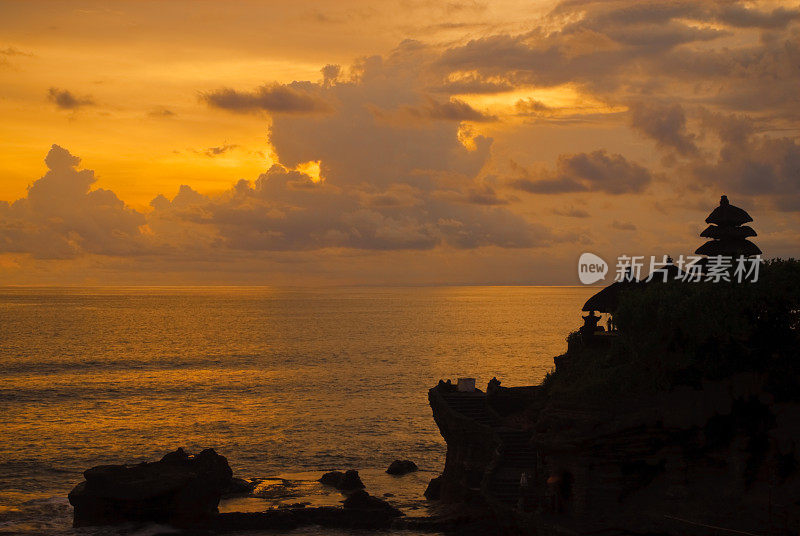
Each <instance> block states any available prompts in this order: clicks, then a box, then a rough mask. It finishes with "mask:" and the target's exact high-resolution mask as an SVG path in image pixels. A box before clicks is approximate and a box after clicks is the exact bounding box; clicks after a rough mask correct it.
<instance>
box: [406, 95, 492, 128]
mask: <svg viewBox="0 0 800 536" xmlns="http://www.w3.org/2000/svg"><path fill="white" fill-rule="evenodd" d="M402 110H403V111H404V112H406V113H407V114H409V115H411V116H414V117H417V118H420V119H428V120H442V121H473V122H477V123H483V122H488V121H497V116H494V115H490V114H486V113H483V112H481V111H478V110H476V109H475V108H473V107H472V106H470V105H469V104H467V103H466V102H464V101H462V100H459V99H450V100H449V101H446V102H440V101H437V100H434V99H431V98H428V99H427V104H424V105H421V106H405V107H403V109H402Z"/></svg>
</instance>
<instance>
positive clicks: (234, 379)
mask: <svg viewBox="0 0 800 536" xmlns="http://www.w3.org/2000/svg"><path fill="white" fill-rule="evenodd" d="M594 290H595V289H592V288H574V287H469V288H458V287H454V288H403V289H372V288H369V289H362V288H359V289H330V290H276V289H269V288H249V289H243V288H211V289H207V288H195V289H170V288H149V289H139V288H136V289H0V340H1V341H2V346H1V347H0V359H1V360H2V364H3V367H4V375H3V383H2V386H0V426H2V428H3V430H4V432H3V435H4V440H3V441H2V443H0V493H2V494H3V496H4V497H5V498H6V499H9V495H7V494H8V493H15V492H16V491H15V490H17V491H23V490H24V491H25V492H33V493H39V492H41V493H43V494H45V495H48V494H50V495H55V496H63V494H64V493H65V492H66V491H67V490H68V489H69V488H70V487H71V485H73V484H74V483H75V482H76V481H77V480H79V479H80V472H81V471H82V470H84V469H86V468H87V467H89V466H92V465H96V464H99V463H115V462H121V461H128V462H135V461H141V460H145V459H153V458H157V457H160V456H161V455H163V454H164V453H165V452H166V451H168V450H173V449H175V448H176V447H178V446H184V447H187V448H189V449H195V450H196V449H199V448H201V447H206V446H212V447H214V448H216V449H217V450H218V451H219V452H220V453H222V454H223V455H226V456H227V457H228V458H229V460H230V462H231V465H232V467H233V468H234V471H235V472H236V473H237V475H239V476H243V477H266V476H270V475H276V474H280V473H286V472H292V471H294V472H298V471H321V470H325V469H331V468H346V467H356V468H359V469H361V470H367V471H370V470H376V471H377V470H378V469H381V470H382V469H385V467H386V465H388V463H389V462H390V461H391V460H393V459H395V458H409V459H413V460H415V461H416V462H417V463H418V464H419V465H420V467H422V468H423V469H424V470H427V471H438V470H439V469H441V466H442V464H443V455H444V446H443V442H442V440H441V437H440V436H439V434H438V431H437V430H436V427H435V424H434V423H433V420H432V418H431V413H430V408H429V407H428V403H427V390H428V388H429V387H431V386H433V385H434V384H435V383H436V381H438V380H439V379H440V378H456V377H458V376H474V377H476V378H477V379H478V384H479V386H485V384H486V382H487V381H488V380H489V379H490V378H491V377H492V376H497V377H498V378H499V379H500V380H501V381H503V384H504V385H520V384H531V383H537V382H539V381H540V380H541V378H542V377H543V376H544V374H545V373H546V372H547V371H548V370H550V369H551V368H552V358H553V357H554V356H555V355H557V354H559V353H561V352H563V350H564V349H565V346H566V344H565V341H564V338H565V337H566V335H567V333H568V332H569V331H570V330H572V329H575V328H577V327H578V326H579V325H580V307H581V305H582V304H583V302H584V301H585V300H586V299H587V298H588V297H589V296H590V295H591V294H592V292H593V291H594ZM379 472H380V471H379ZM12 499H13V498H12ZM3 502H4V504H12V505H13V504H15V503H16V502H17V501H16V500H11V499H9V500H4V501H3ZM12 507H13V506H12Z"/></svg>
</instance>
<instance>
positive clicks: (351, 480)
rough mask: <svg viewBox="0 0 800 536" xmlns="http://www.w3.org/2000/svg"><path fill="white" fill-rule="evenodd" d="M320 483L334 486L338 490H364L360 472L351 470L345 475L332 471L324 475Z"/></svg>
mask: <svg viewBox="0 0 800 536" xmlns="http://www.w3.org/2000/svg"><path fill="white" fill-rule="evenodd" d="M319 481H320V482H322V483H323V484H325V485H326V486H333V487H334V488H336V489H338V490H354V489H363V488H364V487H365V486H364V483H363V482H362V481H361V477H359V476H358V471H356V470H354V469H350V470H348V471H345V472H344V473H343V472H341V471H331V472H329V473H325V474H324V475H322V478H320V479H319Z"/></svg>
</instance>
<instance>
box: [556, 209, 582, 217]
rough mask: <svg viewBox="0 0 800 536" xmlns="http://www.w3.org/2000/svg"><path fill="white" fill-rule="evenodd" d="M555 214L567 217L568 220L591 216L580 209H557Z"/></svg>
mask: <svg viewBox="0 0 800 536" xmlns="http://www.w3.org/2000/svg"><path fill="white" fill-rule="evenodd" d="M553 213H554V214H556V215H558V216H566V217H567V218H588V217H589V216H590V214H589V213H588V212H586V211H585V210H582V209H579V208H569V209H565V210H560V209H556V210H554V211H553Z"/></svg>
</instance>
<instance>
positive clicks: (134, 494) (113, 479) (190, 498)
mask: <svg viewBox="0 0 800 536" xmlns="http://www.w3.org/2000/svg"><path fill="white" fill-rule="evenodd" d="M83 475H84V477H85V478H86V481H85V482H81V483H80V484H78V485H77V486H75V488H73V490H72V491H71V492H70V493H69V502H70V504H72V506H73V507H74V508H75V511H74V518H73V524H74V526H76V527H81V526H89V525H110V524H117V523H123V522H126V521H156V522H169V523H173V524H176V525H180V524H183V523H186V522H188V521H196V520H198V519H208V518H210V517H212V516H214V515H215V514H216V513H217V506H218V504H219V500H220V497H221V496H222V495H223V493H224V492H225V491H226V490H227V489H229V488H230V486H231V484H232V476H233V473H232V471H231V468H230V466H229V465H228V461H227V459H226V458H225V457H224V456H220V455H219V454H217V453H216V452H214V450H213V449H206V450H204V451H202V452H201V453H200V454H197V455H196V456H190V455H189V454H187V453H186V452H185V451H184V450H183V449H182V448H179V449H178V450H176V451H174V452H170V453H169V454H167V455H165V456H164V457H163V458H162V459H161V460H160V461H158V462H149V463H141V464H138V465H99V466H96V467H92V468H91V469H87V470H86V471H84V473H83Z"/></svg>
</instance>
